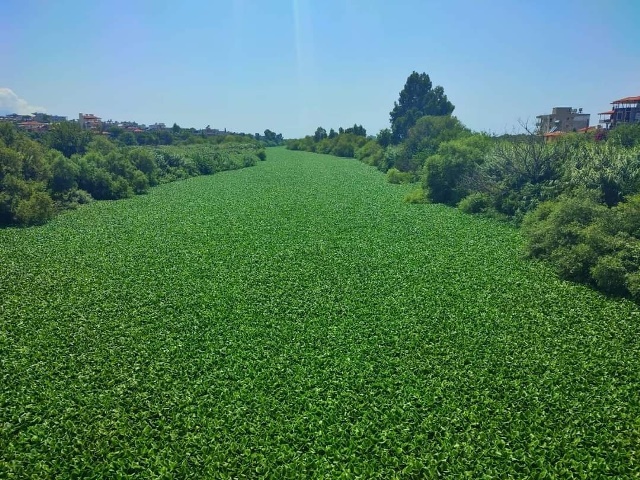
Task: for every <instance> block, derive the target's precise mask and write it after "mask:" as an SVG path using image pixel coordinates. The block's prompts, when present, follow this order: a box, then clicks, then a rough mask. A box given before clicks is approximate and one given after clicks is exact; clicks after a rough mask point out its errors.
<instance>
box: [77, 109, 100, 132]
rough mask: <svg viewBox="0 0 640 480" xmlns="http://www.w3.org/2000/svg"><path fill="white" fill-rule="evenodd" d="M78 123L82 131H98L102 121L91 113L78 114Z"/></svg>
mask: <svg viewBox="0 0 640 480" xmlns="http://www.w3.org/2000/svg"><path fill="white" fill-rule="evenodd" d="M78 123H79V124H80V128H82V129H83V130H100V126H101V125H102V120H101V119H100V117H96V116H95V115H94V114H93V113H80V114H78Z"/></svg>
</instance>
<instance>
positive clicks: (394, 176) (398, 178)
mask: <svg viewBox="0 0 640 480" xmlns="http://www.w3.org/2000/svg"><path fill="white" fill-rule="evenodd" d="M387 181H388V182H389V183H396V184H400V183H411V182H412V181H413V173H411V172H401V171H400V170H398V169H397V168H391V169H390V170H389V171H388V172H387Z"/></svg>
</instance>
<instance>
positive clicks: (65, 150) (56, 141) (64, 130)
mask: <svg viewBox="0 0 640 480" xmlns="http://www.w3.org/2000/svg"><path fill="white" fill-rule="evenodd" d="M92 138H93V135H92V134H91V132H90V131H88V130H82V128H80V125H79V124H78V123H76V122H60V123H56V124H55V125H53V126H52V127H51V130H50V131H49V133H48V135H47V143H48V144H49V146H50V147H51V148H55V149H56V150H58V151H59V152H62V154H63V155H64V156H65V157H67V158H69V157H71V155H73V154H76V153H78V154H80V155H83V154H84V153H85V152H86V151H87V147H88V145H89V142H91V140H92Z"/></svg>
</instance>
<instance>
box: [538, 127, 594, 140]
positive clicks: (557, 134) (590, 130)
mask: <svg viewBox="0 0 640 480" xmlns="http://www.w3.org/2000/svg"><path fill="white" fill-rule="evenodd" d="M599 130H601V127H600V125H598V126H596V127H585V128H579V129H578V130H576V133H582V134H588V133H591V134H595V133H596V132H598V131H599ZM567 133H569V132H561V131H560V130H556V131H555V132H547V133H543V134H542V136H543V137H544V141H545V142H553V141H554V140H557V139H559V138H561V137H562V136H563V135H566V134H567Z"/></svg>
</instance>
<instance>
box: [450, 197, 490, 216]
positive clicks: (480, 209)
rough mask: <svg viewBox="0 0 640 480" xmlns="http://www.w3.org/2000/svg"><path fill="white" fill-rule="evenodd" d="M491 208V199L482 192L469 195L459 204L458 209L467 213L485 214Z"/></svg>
mask: <svg viewBox="0 0 640 480" xmlns="http://www.w3.org/2000/svg"><path fill="white" fill-rule="evenodd" d="M490 207H491V197H490V196H489V195H488V194H487V193H482V192H476V193H472V194H471V195H467V196H466V197H465V198H463V199H462V200H460V203H459V204H458V208H459V209H460V210H462V211H463V212H465V213H485V212H486V211H487V210H488V209H489V208H490Z"/></svg>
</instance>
